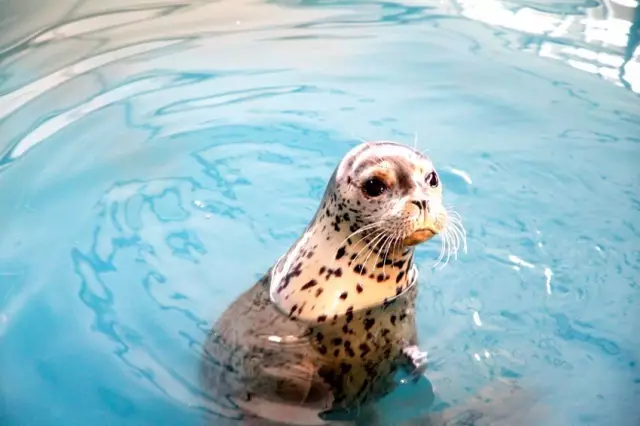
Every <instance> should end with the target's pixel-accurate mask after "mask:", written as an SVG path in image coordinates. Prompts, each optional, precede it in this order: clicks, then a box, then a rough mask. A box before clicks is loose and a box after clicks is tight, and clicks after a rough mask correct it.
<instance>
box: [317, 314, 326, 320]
mask: <svg viewBox="0 0 640 426" xmlns="http://www.w3.org/2000/svg"><path fill="white" fill-rule="evenodd" d="M326 320H327V316H326V315H320V316H318V322H325V321H326Z"/></svg>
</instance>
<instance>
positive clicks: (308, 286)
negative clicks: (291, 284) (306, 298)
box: [300, 280, 318, 290]
mask: <svg viewBox="0 0 640 426" xmlns="http://www.w3.org/2000/svg"><path fill="white" fill-rule="evenodd" d="M316 285H318V281H316V280H311V281H309V282H308V283H306V284H305V285H303V286H302V287H300V288H301V289H302V290H308V289H310V288H311V287H314V286H316Z"/></svg>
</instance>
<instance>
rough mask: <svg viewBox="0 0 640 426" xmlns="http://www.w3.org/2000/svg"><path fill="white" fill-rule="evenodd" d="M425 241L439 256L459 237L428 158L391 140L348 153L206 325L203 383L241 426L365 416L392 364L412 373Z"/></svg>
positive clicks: (419, 367)
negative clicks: (264, 263) (291, 230)
mask: <svg viewBox="0 0 640 426" xmlns="http://www.w3.org/2000/svg"><path fill="white" fill-rule="evenodd" d="M436 234H443V239H442V241H443V245H444V246H446V245H447V244H449V247H447V250H444V251H446V252H451V251H455V250H457V249H458V248H459V245H460V242H462V241H464V234H463V228H462V225H461V222H460V220H459V217H458V216H457V215H456V214H455V212H453V211H452V210H449V209H447V208H445V206H444V204H443V201H442V182H441V181H440V178H439V176H438V173H437V171H436V170H435V169H434V166H433V164H432V162H431V160H430V159H429V158H428V157H426V156H425V155H424V154H422V153H420V152H419V151H417V150H416V149H414V148H411V147H409V146H406V145H403V144H399V143H396V142H387V141H381V142H365V143H362V144H359V145H357V146H356V147H354V148H352V149H351V150H350V151H349V152H348V153H347V154H346V155H345V156H344V158H343V159H342V160H341V161H340V163H339V164H338V166H337V167H336V169H335V170H334V172H333V174H332V176H331V178H330V179H329V182H328V184H327V187H326V190H325V193H324V196H323V198H322V200H321V202H320V205H319V208H318V209H317V212H316V214H315V216H314V217H313V219H312V220H311V222H310V224H309V225H308V227H307V228H306V230H305V231H304V233H303V234H302V235H301V236H300V238H299V239H298V240H297V241H296V242H295V243H294V244H293V245H292V246H291V247H290V249H289V250H288V251H287V252H286V253H285V254H284V255H283V256H282V257H281V258H280V259H279V260H278V261H277V262H276V263H275V264H274V265H273V266H272V267H271V268H270V269H269V270H268V271H267V272H266V273H265V275H264V276H263V277H262V278H261V279H260V280H259V281H258V282H257V283H255V284H254V285H253V286H252V287H251V288H250V289H248V290H247V291H245V292H244V293H243V294H241V295H240V296H239V297H238V298H237V299H236V300H235V301H234V302H233V303H232V304H231V305H230V306H229V307H228V308H227V310H226V311H225V312H224V313H223V314H222V315H221V317H220V318H219V319H218V320H217V322H216V324H215V325H214V327H213V328H212V330H211V334H210V336H209V339H208V340H207V342H206V346H205V353H206V355H207V359H208V362H207V363H206V364H207V367H206V369H205V370H204V371H203V373H204V380H205V381H206V383H207V387H208V388H209V389H213V390H214V391H215V393H216V394H217V396H218V397H221V396H222V397H225V398H227V399H228V400H230V401H233V403H234V404H237V406H239V407H240V408H241V410H242V411H243V412H244V413H245V416H246V419H253V423H251V421H248V420H247V421H245V424H299V425H302V424H305V425H322V424H342V423H340V422H339V421H337V423H336V421H333V420H330V419H331V416H332V414H335V413H342V414H343V415H344V413H349V412H359V413H361V414H362V413H363V412H365V411H366V408H367V407H370V406H371V403H373V402H375V401H377V400H378V399H380V398H381V397H383V396H385V395H386V394H388V393H389V392H390V391H391V390H393V389H394V388H395V386H396V385H397V381H396V379H395V375H396V371H397V370H398V368H404V369H405V370H406V371H407V372H408V373H409V374H411V375H413V376H414V377H418V376H419V375H420V374H421V373H422V372H423V371H424V369H425V368H426V354H425V353H423V352H421V351H420V350H419V349H418V342H417V333H416V327H415V319H414V314H415V302H416V295H417V291H418V287H417V285H416V283H417V280H418V270H417V268H416V266H415V264H414V250H415V247H416V246H417V245H418V244H420V243H423V242H425V241H427V240H429V239H431V238H432V237H433V236H435V235H436ZM444 251H443V253H444ZM441 258H442V254H441ZM319 413H321V414H320V415H319ZM344 418H346V419H347V420H345V421H346V422H347V423H345V424H352V423H349V422H350V421H352V420H353V419H350V418H349V417H348V416H346V417H344ZM256 419H263V422H262V423H260V422H259V423H255V421H256ZM367 424H369V423H367Z"/></svg>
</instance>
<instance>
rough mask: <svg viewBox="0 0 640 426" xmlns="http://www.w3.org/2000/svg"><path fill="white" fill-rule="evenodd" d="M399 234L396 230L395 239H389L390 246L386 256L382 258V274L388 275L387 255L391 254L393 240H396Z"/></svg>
mask: <svg viewBox="0 0 640 426" xmlns="http://www.w3.org/2000/svg"><path fill="white" fill-rule="evenodd" d="M398 234H399V232H398V231H396V232H395V233H394V234H393V235H394V236H395V237H394V238H393V239H390V240H389V248H387V250H386V252H385V254H384V258H383V260H382V275H384V276H386V275H387V273H386V272H385V267H386V266H387V257H388V256H389V250H391V244H392V243H393V242H395V240H396V238H397V235H398Z"/></svg>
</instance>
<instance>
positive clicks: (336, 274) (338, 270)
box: [333, 268, 342, 278]
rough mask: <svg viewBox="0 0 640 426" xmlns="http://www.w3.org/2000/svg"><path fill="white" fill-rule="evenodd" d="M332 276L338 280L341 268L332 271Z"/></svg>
mask: <svg viewBox="0 0 640 426" xmlns="http://www.w3.org/2000/svg"><path fill="white" fill-rule="evenodd" d="M333 274H334V275H335V276H336V277H338V278H340V277H341V276H342V268H338V269H336V270H335V271H333Z"/></svg>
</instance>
